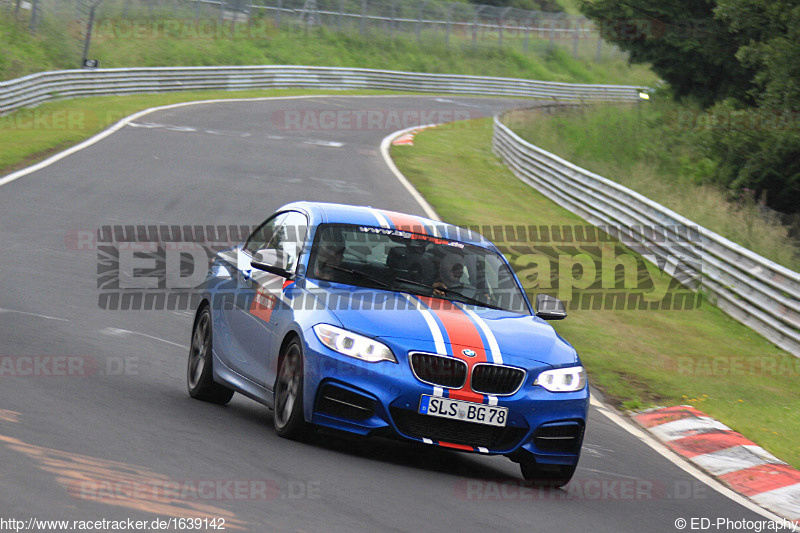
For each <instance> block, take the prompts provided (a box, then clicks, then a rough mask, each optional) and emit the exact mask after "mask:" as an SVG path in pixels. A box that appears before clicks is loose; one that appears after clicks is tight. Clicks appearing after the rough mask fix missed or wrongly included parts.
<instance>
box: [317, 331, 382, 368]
mask: <svg viewBox="0 0 800 533" xmlns="http://www.w3.org/2000/svg"><path fill="white" fill-rule="evenodd" d="M314 333H316V334H317V338H318V339H319V340H320V342H321V343H322V344H324V345H325V346H327V347H328V348H330V349H331V350H333V351H334V352H339V353H340V354H342V355H347V356H349V357H355V358H356V359H361V360H362V361H368V362H370V363H377V362H378V361H391V362H393V363H396V362H397V359H395V357H394V354H393V353H392V351H391V350H390V349H389V347H388V346H386V345H385V344H382V343H380V342H378V341H376V340H372V339H370V338H369V337H364V336H363V335H359V334H358V333H353V332H352V331H347V330H346V329H342V328H337V327H336V326H329V325H328V324H317V325H316V326H314Z"/></svg>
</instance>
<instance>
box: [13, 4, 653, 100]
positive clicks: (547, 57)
mask: <svg viewBox="0 0 800 533" xmlns="http://www.w3.org/2000/svg"><path fill="white" fill-rule="evenodd" d="M109 17H110V18H105V19H104V18H103V17H98V20H97V23H96V25H95V30H94V31H93V38H92V42H91V48H90V53H89V56H90V57H91V58H93V59H97V60H99V61H100V66H101V67H107V68H114V67H137V66H145V67H152V66H204V65H272V64H276V65H280V64H288V65H317V66H338V67H358V68H378V69H389V70H402V71H413V72H433V73H457V74H475V75H482V76H502V77H513V78H527V79H538V80H550V81H565V82H581V83H618V84H634V85H650V84H653V83H655V81H656V76H655V75H654V74H653V73H652V72H650V70H649V69H648V68H647V67H642V66H636V67H629V66H628V65H627V62H626V60H625V57H624V56H623V55H622V54H617V55H615V56H614V57H611V58H609V57H608V56H609V54H605V55H604V59H602V60H601V61H599V62H596V61H595V60H594V55H593V54H594V52H592V50H593V48H592V47H593V46H594V45H593V44H591V45H590V43H588V42H581V43H580V49H581V58H580V59H574V58H573V57H572V56H571V53H570V52H569V51H568V50H567V48H568V47H570V46H571V45H570V44H569V43H566V42H564V43H561V42H559V43H558V44H563V45H564V46H556V47H555V48H553V49H552V50H551V49H549V46H548V42H547V41H546V40H536V39H532V40H531V43H530V47H529V51H528V52H527V53H526V52H524V51H523V38H522V37H521V36H512V37H508V38H506V40H505V41H504V44H505V45H504V47H503V48H502V49H500V48H498V46H497V44H496V42H493V41H492V40H491V39H490V38H483V39H480V40H479V41H478V43H477V46H476V47H474V48H473V46H472V41H471V39H469V38H468V36H464V35H458V34H455V33H454V34H453V35H452V36H451V41H450V44H449V45H447V44H445V42H444V37H443V35H441V34H436V33H423V34H422V39H421V42H417V40H416V38H415V37H414V35H413V34H411V35H409V34H407V33H394V34H391V33H387V32H386V31H385V30H383V29H379V28H373V29H371V30H370V31H369V33H368V34H366V35H364V36H361V35H359V33H358V31H357V30H352V29H350V30H348V31H342V32H336V31H331V30H329V29H324V28H311V29H310V31H308V32H307V31H305V29H304V28H299V27H297V26H296V24H295V25H291V24H289V22H290V21H287V20H284V22H283V24H282V26H281V28H280V29H277V28H276V27H275V25H274V23H273V21H272V20H271V19H260V20H258V19H256V20H254V21H253V23H252V24H251V25H249V26H248V25H247V24H245V23H239V24H237V25H236V26H232V25H231V23H230V22H220V21H219V19H218V12H216V11H215V12H213V13H204V14H201V16H200V18H199V23H195V22H194V17H193V15H192V12H189V14H188V15H187V16H186V17H185V18H180V17H176V16H175V15H173V14H172V13H171V12H170V13H166V14H163V15H159V14H155V15H154V16H153V17H152V18H150V19H147V18H145V17H144V15H143V14H140V15H137V17H141V18H137V19H136V21H135V23H134V22H132V21H131V20H130V19H125V20H122V19H120V18H119V16H118V15H117V16H115V15H114V14H113V13H110V14H109ZM295 22H296V21H295ZM24 24H25V21H24V20H20V21H19V22H15V21H14V18H13V17H3V18H0V49H2V50H3V55H2V57H1V58H0V79H3V80H7V79H13V78H16V77H20V76H23V75H26V74H31V73H34V72H40V71H44V70H53V69H61V68H77V67H78V66H79V64H80V58H81V51H82V38H81V31H82V30H81V29H80V28H79V27H78V26H67V25H64V24H61V25H59V24H58V23H57V22H55V21H52V20H48V21H47V23H45V24H43V25H42V26H41V27H40V29H39V31H38V32H37V33H36V34H35V35H32V34H30V33H29V32H28V31H27V29H25V27H24ZM134 24H135V25H134Z"/></svg>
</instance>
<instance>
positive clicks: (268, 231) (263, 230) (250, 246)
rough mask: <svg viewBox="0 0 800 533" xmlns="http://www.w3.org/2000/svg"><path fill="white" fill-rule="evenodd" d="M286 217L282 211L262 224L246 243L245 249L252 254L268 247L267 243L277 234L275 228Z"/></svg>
mask: <svg viewBox="0 0 800 533" xmlns="http://www.w3.org/2000/svg"><path fill="white" fill-rule="evenodd" d="M285 218H286V213H280V214H278V215H276V216H274V217H272V218H270V219H268V220H267V221H266V222H264V223H263V224H261V226H259V227H258V228H257V229H256V230H255V231H254V232H253V233H251V234H250V236H249V237H248V238H247V242H246V243H245V244H244V250H245V251H246V252H247V253H249V254H250V255H251V256H252V255H254V254H255V253H256V252H257V251H259V250H263V249H265V248H267V245H268V244H269V242H270V241H271V240H272V237H273V236H274V235H275V230H276V229H277V228H278V227H279V226H280V225H281V223H282V222H283V220H284V219H285Z"/></svg>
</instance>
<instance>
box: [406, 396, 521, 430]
mask: <svg viewBox="0 0 800 533" xmlns="http://www.w3.org/2000/svg"><path fill="white" fill-rule="evenodd" d="M419 412H420V414H423V415H429V416H438V417H440V418H449V419H451V420H462V421H464V422H474V423H476V424H486V425H488V426H499V427H505V425H506V419H507V418H508V409H507V408H506V407H497V406H496V405H485V404H482V403H473V402H465V401H462V400H451V399H450V398H442V397H440V396H428V395H427V394H423V395H422V397H421V398H420V401H419Z"/></svg>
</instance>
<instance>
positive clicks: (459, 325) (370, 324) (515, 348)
mask: <svg viewBox="0 0 800 533" xmlns="http://www.w3.org/2000/svg"><path fill="white" fill-rule="evenodd" d="M313 293H315V294H316V295H317V297H318V299H319V300H322V301H323V303H324V305H326V307H327V308H328V310H329V311H330V313H332V314H333V315H334V316H335V317H336V318H337V319H338V320H339V322H341V325H342V326H343V327H344V328H346V329H349V330H351V331H354V332H356V333H360V334H362V335H366V336H369V337H378V338H384V339H387V340H388V339H391V340H392V344H395V345H401V346H404V347H406V348H407V349H408V350H409V351H411V350H414V349H417V350H423V349H424V348H422V347H421V346H422V345H424V346H431V345H432V343H433V342H434V341H435V338H436V335H437V333H436V331H437V330H438V331H439V332H441V336H442V337H441V338H442V341H443V342H444V344H445V345H446V346H448V348H450V345H452V344H456V345H458V346H459V348H460V349H461V348H472V349H477V350H490V349H491V340H489V339H490V337H494V339H495V340H496V341H497V348H499V351H500V354H501V355H502V357H503V361H504V362H505V363H507V364H512V365H513V364H515V360H518V361H517V364H520V365H524V364H525V363H526V362H527V363H539V364H544V365H552V366H564V365H569V364H574V363H575V362H576V361H577V360H578V358H577V355H576V353H575V350H574V349H573V348H572V346H570V345H569V343H567V342H566V341H565V340H564V339H562V338H561V337H560V336H559V335H558V334H557V333H556V332H555V330H554V329H553V328H552V327H551V326H550V325H549V324H547V323H546V322H544V321H543V320H541V319H539V318H537V317H534V316H531V315H522V314H519V313H513V312H510V311H502V310H496V309H489V308H485V307H479V306H466V305H463V304H455V305H454V304H452V303H451V302H448V301H446V300H440V299H437V298H425V297H415V296H412V295H409V294H404V293H397V292H392V291H383V290H376V289H354V288H353V287H348V288H347V290H341V291H337V290H330V289H327V290H324V298H321V297H320V296H321V294H320V292H318V291H313ZM448 351H451V350H449V349H448Z"/></svg>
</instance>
